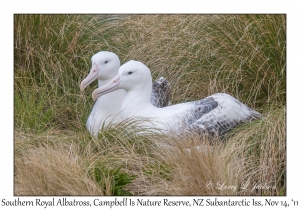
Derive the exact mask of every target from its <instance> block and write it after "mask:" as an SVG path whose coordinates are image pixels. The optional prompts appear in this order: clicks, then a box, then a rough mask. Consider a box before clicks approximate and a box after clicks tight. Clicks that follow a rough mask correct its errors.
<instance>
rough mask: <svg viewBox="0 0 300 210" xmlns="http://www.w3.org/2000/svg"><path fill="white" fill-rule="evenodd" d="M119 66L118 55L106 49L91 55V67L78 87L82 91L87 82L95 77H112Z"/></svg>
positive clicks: (104, 78) (102, 78) (106, 78)
mask: <svg viewBox="0 0 300 210" xmlns="http://www.w3.org/2000/svg"><path fill="white" fill-rule="evenodd" d="M119 68H120V59H119V57H118V56H117V55H116V54H114V53H112V52H107V51H101V52H98V53H96V54H95V55H93V56H92V68H91V71H90V73H89V75H88V76H87V77H86V78H85V79H84V80H82V82H81V84H80V89H81V90H82V91H83V90H84V89H85V88H86V87H87V86H88V85H89V84H91V83H92V82H93V81H95V80H96V79H99V80H108V79H112V78H113V77H114V76H115V75H116V74H117V72H118V70H119Z"/></svg>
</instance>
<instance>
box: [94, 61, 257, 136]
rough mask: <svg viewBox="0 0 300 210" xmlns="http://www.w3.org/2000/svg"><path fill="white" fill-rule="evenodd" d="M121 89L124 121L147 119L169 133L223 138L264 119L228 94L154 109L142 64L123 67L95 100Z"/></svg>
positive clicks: (98, 91) (149, 80) (147, 72)
mask: <svg viewBox="0 0 300 210" xmlns="http://www.w3.org/2000/svg"><path fill="white" fill-rule="evenodd" d="M120 89H123V90H125V91H126V95H125V98H124V100H123V103H122V106H121V110H122V111H121V112H120V115H121V119H122V120H124V119H127V118H129V117H134V116H136V117H146V118H149V119H150V120H151V125H153V126H154V127H156V128H159V129H161V130H162V131H163V132H165V133H170V132H174V131H175V133H177V134H181V133H182V132H188V133H190V132H196V133H198V134H200V135H201V134H211V135H223V134H224V133H226V132H228V131H229V130H231V129H232V128H234V127H235V126H237V125H238V124H241V123H244V122H248V121H252V120H256V119H259V118H261V117H262V115H261V114H260V113H259V112H257V111H255V110H252V109H250V108H249V107H248V106H246V105H245V104H243V103H241V102H240V101H238V100H237V99H236V98H234V97H232V96H230V95H228V94H225V93H217V94H214V95H211V96H209V97H207V98H205V99H202V100H198V101H193V102H187V103H181V104H176V105H172V106H168V107H164V108H157V107H154V106H153V105H152V104H151V102H150V100H149V98H150V95H151V90H152V78H151V73H150V70H149V68H148V67H147V66H145V65H144V64H143V63H141V62H139V61H133V60H131V61H128V62H127V63H125V64H124V65H122V66H121V67H120V69H119V72H118V74H117V75H116V76H115V77H114V78H113V79H112V80H111V81H110V82H109V83H107V84H106V85H105V86H102V87H100V88H97V89H95V90H94V91H93V93H92V97H93V99H94V100H96V99H98V98H99V97H100V98H102V97H104V96H105V95H106V94H108V93H111V92H114V91H119V90H120ZM148 125H149V124H147V126H148Z"/></svg>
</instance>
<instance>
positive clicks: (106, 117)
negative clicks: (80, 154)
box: [80, 51, 171, 136]
mask: <svg viewBox="0 0 300 210" xmlns="http://www.w3.org/2000/svg"><path fill="white" fill-rule="evenodd" d="M91 61H92V68H91V70H90V73H89V74H88V76H87V77H86V78H85V79H84V80H83V81H82V82H81V84H80V89H81V90H82V91H83V90H84V89H85V88H86V87H87V86H88V85H89V84H91V83H92V82H93V81H95V80H98V87H102V86H104V85H106V84H107V83H108V82H109V81H110V80H111V79H112V78H113V77H114V76H116V75H117V74H118V70H119V68H120V59H119V57H118V56H117V55H116V54H115V53H112V52H107V51H101V52H98V53H96V54H95V55H93V56H92V59H91ZM125 94H126V92H125V91H124V90H122V89H120V90H117V91H114V92H111V93H109V94H106V95H105V96H102V97H101V98H99V99H97V101H96V102H95V104H94V106H93V108H92V111H91V113H90V115H89V117H88V119H87V122H86V127H87V129H88V131H89V132H90V133H91V134H92V135H94V136H96V135H97V134H98V132H99V130H100V129H101V128H102V126H106V125H108V124H110V123H112V122H118V121H120V120H121V119H120V115H119V113H120V111H121V105H122V101H123V99H124V97H125ZM170 96H171V92H170V87H169V82H168V81H167V80H166V79H165V78H163V77H161V78H159V79H157V80H156V81H155V82H154V83H153V89H152V92H151V96H149V100H151V103H152V104H153V105H154V106H156V107H164V106H168V105H170V104H171V102H170Z"/></svg>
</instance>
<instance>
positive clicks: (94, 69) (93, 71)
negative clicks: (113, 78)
mask: <svg viewBox="0 0 300 210" xmlns="http://www.w3.org/2000/svg"><path fill="white" fill-rule="evenodd" d="M98 73H99V69H98V66H97V65H96V64H94V65H93V66H92V69H91V71H90V73H89V75H88V76H87V77H86V78H85V79H84V80H82V82H81V84H80V90H81V91H83V90H84V89H85V88H86V87H87V86H88V85H89V84H91V83H92V82H93V81H94V80H95V79H97V75H98Z"/></svg>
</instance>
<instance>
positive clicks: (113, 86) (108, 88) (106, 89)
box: [92, 74, 120, 101]
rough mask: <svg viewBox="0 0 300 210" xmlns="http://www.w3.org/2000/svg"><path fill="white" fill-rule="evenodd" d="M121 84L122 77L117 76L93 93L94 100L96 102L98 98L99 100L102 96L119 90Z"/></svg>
mask: <svg viewBox="0 0 300 210" xmlns="http://www.w3.org/2000/svg"><path fill="white" fill-rule="evenodd" d="M119 84H120V75H119V74H117V75H116V76H115V77H114V78H113V79H112V80H111V81H110V82H109V83H107V84H106V85H104V86H102V87H100V88H97V89H95V90H94V91H93V93H92V97H93V100H94V101H96V100H97V98H99V97H100V96H102V95H105V94H107V93H110V92H113V91H115V90H117V89H118V88H119V87H118V86H119Z"/></svg>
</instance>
